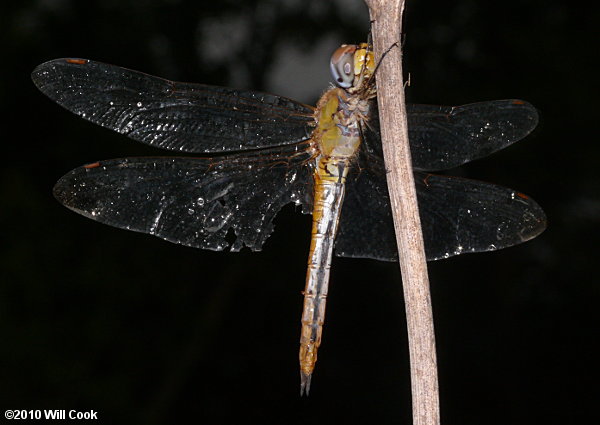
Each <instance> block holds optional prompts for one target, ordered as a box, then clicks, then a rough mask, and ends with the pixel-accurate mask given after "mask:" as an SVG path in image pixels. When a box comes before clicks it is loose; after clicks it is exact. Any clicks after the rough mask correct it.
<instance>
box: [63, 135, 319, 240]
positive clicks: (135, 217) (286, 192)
mask: <svg viewBox="0 0 600 425" xmlns="http://www.w3.org/2000/svg"><path fill="white" fill-rule="evenodd" d="M307 147H308V144H307V143H304V144H301V145H299V146H295V147H287V148H280V149H270V150H268V151H266V152H260V153H254V154H252V155H243V156H242V155H229V156H224V157H221V158H212V159H210V158H166V157H156V158H126V159H113V160H108V161H101V162H98V163H95V164H90V165H87V166H83V167H79V168H76V169H74V170H72V171H71V172H70V173H68V174H66V175H65V176H63V177H62V178H61V179H60V180H59V181H58V182H57V183H56V186H55V187H54V195H55V196H56V198H57V199H58V200H59V201H60V202H61V203H63V204H64V205H65V206H67V207H69V208H71V209H72V210H74V211H76V212H78V213H79V214H82V215H84V216H86V217H89V218H91V219H93V220H96V221H99V222H101V223H105V224H109V225H111V226H115V227H119V228H123V229H128V230H133V231H136V232H142V233H148V234H152V235H156V236H158V237H160V238H162V239H166V240H168V241H170V242H174V243H178V244H182V245H186V246H190V247H195V248H205V249H211V250H216V251H220V250H223V249H225V248H227V247H228V246H230V247H231V250H232V251H239V250H240V249H241V248H242V247H243V246H247V247H249V248H250V249H252V250H255V251H256V250H260V249H261V247H262V245H263V243H264V242H265V240H266V239H267V238H268V236H269V235H270V234H271V232H272V231H273V219H274V217H275V215H276V214H277V213H278V211H279V210H280V209H281V208H282V207H283V206H284V205H286V204H287V203H290V202H295V203H296V204H301V205H302V206H303V210H304V212H306V213H308V212H310V207H311V204H312V199H311V197H312V179H311V178H310V173H311V170H310V166H309V165H307V159H308V158H309V157H310V154H309V153H308V152H307V151H306V148H307ZM232 239H234V240H233V242H232V243H231V244H230V243H229V242H231V240H232ZM228 241H229V242H228Z"/></svg>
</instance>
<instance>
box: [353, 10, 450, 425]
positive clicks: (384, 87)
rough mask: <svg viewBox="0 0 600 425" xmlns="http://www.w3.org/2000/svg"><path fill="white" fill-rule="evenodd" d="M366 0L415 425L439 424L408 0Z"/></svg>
mask: <svg viewBox="0 0 600 425" xmlns="http://www.w3.org/2000/svg"><path fill="white" fill-rule="evenodd" d="M365 2H366V3H367V6H368V7H369V12H370V15H371V23H372V28H371V30H372V36H373V47H374V52H375V57H376V58H381V57H382V55H383V53H384V52H386V51H387V53H386V55H385V58H384V59H383V61H382V62H381V64H380V67H379V69H378V71H377V75H376V79H377V100H378V105H379V120H380V124H381V140H382V143H383V154H384V159H385V164H386V168H387V171H388V174H387V182H388V188H389V193H390V201H391V206H392V214H393V217H394V228H395V231H396V240H397V243H398V254H399V255H398V256H399V259H400V271H401V272H402V282H403V288H404V302H405V307H406V319H407V329H408V344H409V353H410V371H411V388H412V401H413V403H412V406H413V424H414V425H438V424H439V423H440V413H439V395H438V381H437V364H436V354H435V335H434V328H433V312H432V309H431V297H430V293H429V279H428V276H427V262H426V258H425V249H424V245H423V234H422V232H421V221H420V219H419V211H418V206H417V195H416V190H415V184H414V178H413V171H412V164H411V158H410V145H409V143H408V128H407V119H406V106H405V101H404V85H403V80H402V51H401V49H402V44H401V28H402V12H403V10H404V0H365ZM394 45H395V47H394V48H392V49H391V50H389V49H390V48H391V47H392V46H394ZM388 50H389V51H388ZM377 60H379V59H377Z"/></svg>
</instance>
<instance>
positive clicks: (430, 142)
mask: <svg viewBox="0 0 600 425" xmlns="http://www.w3.org/2000/svg"><path fill="white" fill-rule="evenodd" d="M406 108H407V115H408V133H409V140H410V150H411V156H412V162H413V168H414V169H415V170H427V171H436V170H446V169H450V168H454V167H458V166H460V165H462V164H465V163H467V162H469V161H472V160H474V159H477V158H482V157H485V156H487V155H490V154H491V153H493V152H496V151H498V150H500V149H503V148H505V147H507V146H508V145H510V144H512V143H514V142H516V141H518V140H520V139H522V138H524V137H525V136H527V135H528V134H529V133H530V132H531V131H532V130H533V129H534V128H535V127H536V125H537V123H538V113H537V110H536V109H535V108H534V107H533V106H532V105H531V104H529V103H527V102H525V101H522V100H514V99H510V100H493V101H488V102H479V103H471V104H468V105H463V106H436V105H411V104H408V105H406ZM365 142H366V145H367V149H368V150H371V151H373V152H374V153H375V154H377V155H379V156H382V154H381V137H380V135H379V118H378V116H377V110H376V108H375V110H374V112H373V114H372V116H371V119H370V121H369V128H368V129H367V130H366V131H365Z"/></svg>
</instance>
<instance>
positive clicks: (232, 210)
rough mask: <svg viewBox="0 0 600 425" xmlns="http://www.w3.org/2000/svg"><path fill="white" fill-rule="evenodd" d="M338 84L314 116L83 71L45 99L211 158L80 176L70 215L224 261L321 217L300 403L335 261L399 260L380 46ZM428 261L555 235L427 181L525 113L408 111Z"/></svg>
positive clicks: (255, 98)
mask: <svg viewBox="0 0 600 425" xmlns="http://www.w3.org/2000/svg"><path fill="white" fill-rule="evenodd" d="M330 65H331V71H332V74H333V78H334V80H335V83H336V86H335V87H332V88H330V89H328V90H327V91H326V92H325V93H324V94H323V96H322V97H321V99H320V100H319V102H318V103H317V106H316V107H312V106H308V105H305V104H302V103H299V102H296V101H294V100H291V99H288V98H285V97H281V96H276V95H272V94H266V93H261V92H257V91H250V90H236V89H231V88H225V87H216V86H210V85H204V84H190V83H178V82H172V81H168V80H165V79H162V78H158V77H154V76H150V75H147V74H144V73H141V72H137V71H132V70H129V69H125V68H121V67H118V66H114V65H107V64H104V63H100V62H94V61H90V60H86V59H56V60H52V61H49V62H46V63H43V64H41V65H39V66H38V67H37V68H36V69H35V70H34V71H33V74H32V78H33V81H34V83H35V85H36V86H37V87H38V88H39V89H40V90H41V91H42V92H43V93H44V94H45V95H47V96H48V97H49V98H50V99H52V100H53V101H55V102H56V103H58V104H59V105H61V106H63V107H65V108H66V109H68V110H69V111H71V112H74V113H75V114H77V115H79V116H80V117H82V118H84V119H86V120H88V121H91V122H93V123H96V124H99V125H101V126H103V127H106V128H109V129H111V130H115V131H117V132H119V133H122V134H124V135H126V136H128V137H130V138H132V139H134V140H137V141H139V142H142V143H146V144H149V145H151V146H155V147H158V148H162V149H167V150H172V151H179V152H185V153H195V154H198V153H200V154H203V155H204V156H201V157H140V158H122V159H112V160H106V161H98V162H94V163H92V164H88V165H84V166H82V167H79V168H76V169H74V170H72V171H71V172H69V173H67V174H66V175H65V176H63V177H62V178H61V179H60V180H59V181H58V182H57V183H56V185H55V187H54V195H55V196H56V198H57V199H58V200H59V201H60V202H61V203H63V204H64V205H65V206H66V207H68V208H70V209H72V210H74V211H75V212H77V213H79V214H82V215H84V216H86V217H89V218H91V219H93V220H96V221H99V222H102V223H106V224H109V225H111V226H115V227H119V228H124V229H128V230H133V231H137V232H143V233H148V234H152V235H155V236H158V237H160V238H162V239H166V240H168V241H170V242H174V243H178V244H182V245H186V246H190V247H195V248H204V249H211V250H216V251H220V250H224V249H229V250H231V251H239V250H240V249H242V248H243V247H248V248H250V249H251V250H254V251H259V250H260V249H261V248H262V246H263V244H264V242H265V241H266V239H267V238H268V237H269V235H270V234H271V232H272V231H273V219H274V218H275V216H276V215H277V213H278V212H279V211H280V210H281V208H282V207H283V206H284V205H286V204H288V203H295V204H296V205H299V206H301V209H302V212H303V213H305V214H309V213H312V217H313V225H312V238H311V244H310V249H309V260H308V270H307V277H306V287H305V290H304V308H303V313H302V328H301V339H300V355H299V357H300V375H301V393H303V392H306V393H308V391H309V389H310V382H311V376H312V373H313V369H314V366H315V362H316V360H317V350H318V348H319V345H320V343H321V333H322V327H323V323H324V317H325V302H326V296H327V288H328V282H329V271H330V264H331V257H332V253H333V252H334V251H335V253H336V255H338V256H341V257H362V258H372V259H377V260H383V261H396V260H397V252H396V242H395V236H394V229H393V223H392V216H391V209H390V201H389V197H388V192H387V183H386V172H385V167H384V163H383V156H382V148H381V140H380V135H379V124H378V114H377V104H376V99H375V98H376V91H375V78H374V74H375V66H374V59H373V54H372V52H371V50H370V47H369V45H368V44H364V43H363V44H360V45H344V46H342V47H340V48H339V49H337V50H336V51H335V53H334V54H333V56H332V59H331V64H330ZM407 112H408V129H409V138H410V146H411V154H412V160H413V167H414V170H415V172H414V176H415V183H416V189H417V195H418V202H419V210H420V216H421V223H422V226H423V234H424V239H425V249H426V255H427V259H428V260H437V259H441V258H447V257H450V256H453V255H458V254H462V253H470V252H482V251H491V250H496V249H500V248H506V247H509V246H512V245H516V244H519V243H521V242H524V241H527V240H529V239H532V238H534V237H535V236H537V235H538V234H539V233H541V232H542V231H543V229H544V228H545V224H546V219H545V216H544V212H543V211H542V209H541V208H540V207H539V206H538V205H537V204H536V203H535V202H534V201H533V200H532V199H531V198H529V197H527V196H526V195H524V194H522V193H520V192H517V191H514V190H512V189H508V188H504V187H501V186H497V185H494V184H490V183H484V182H479V181H474V180H468V179H463V178H458V177H449V176H440V175H435V174H430V173H429V172H430V171H438V170H445V169H450V168H454V167H457V166H460V165H462V164H464V163H466V162H469V161H471V160H474V159H477V158H481V157H484V156H487V155H489V154H491V153H492V152H495V151H497V150H499V149H502V148H504V147H506V146H508V145H510V144H511V143H513V142H516V141H517V140H519V139H521V138H523V137H525V136H526V135H527V134H529V133H530V132H531V131H532V130H533V129H534V128H535V126H536V124H537V120H538V116H537V112H536V110H535V108H534V107H533V106H531V105H530V104H529V103H527V102H524V101H521V100H495V101H487V102H480V103H472V104H468V105H464V106H456V107H447V106H433V105H407Z"/></svg>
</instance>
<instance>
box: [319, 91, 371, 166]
mask: <svg viewBox="0 0 600 425" xmlns="http://www.w3.org/2000/svg"><path fill="white" fill-rule="evenodd" d="M368 114H369V101H368V100H365V99H362V98H361V97H359V96H352V95H350V94H349V93H348V92H347V91H345V90H344V89H342V88H333V89H331V90H328V91H327V92H325V94H324V95H323V96H322V97H321V99H320V100H319V103H318V105H317V110H316V120H317V123H318V125H317V128H316V129H315V131H314V133H313V141H314V142H315V143H316V145H317V146H316V147H317V150H318V152H319V155H318V161H319V165H318V168H319V169H321V170H322V171H323V172H324V173H325V174H326V175H327V176H330V177H332V178H335V177H337V178H345V174H346V173H347V166H346V165H348V164H349V163H350V162H351V161H352V159H353V158H354V157H355V155H356V154H357V152H358V149H359V147H360V143H361V126H362V125H363V123H364V122H365V121H366V119H367V117H368ZM341 170H346V171H345V172H343V173H342V171H341Z"/></svg>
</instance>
